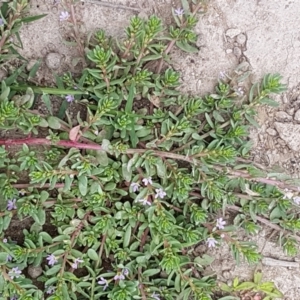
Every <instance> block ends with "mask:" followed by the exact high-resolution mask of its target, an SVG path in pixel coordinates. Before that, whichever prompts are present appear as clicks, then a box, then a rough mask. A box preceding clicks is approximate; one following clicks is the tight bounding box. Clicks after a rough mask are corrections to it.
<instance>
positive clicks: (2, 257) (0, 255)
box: [0, 252, 8, 265]
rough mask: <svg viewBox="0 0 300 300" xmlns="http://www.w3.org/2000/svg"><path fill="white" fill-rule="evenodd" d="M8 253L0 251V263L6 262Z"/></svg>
mask: <svg viewBox="0 0 300 300" xmlns="http://www.w3.org/2000/svg"><path fill="white" fill-rule="evenodd" d="M7 257H8V253H5V252H2V253H0V265H5V264H7Z"/></svg>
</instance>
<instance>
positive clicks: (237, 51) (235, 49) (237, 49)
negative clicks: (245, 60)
mask: <svg viewBox="0 0 300 300" xmlns="http://www.w3.org/2000/svg"><path fill="white" fill-rule="evenodd" d="M233 54H234V55H235V56H236V57H240V56H241V55H242V50H241V49H240V48H239V47H234V48H233Z"/></svg>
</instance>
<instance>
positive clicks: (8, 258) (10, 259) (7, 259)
mask: <svg viewBox="0 0 300 300" xmlns="http://www.w3.org/2000/svg"><path fill="white" fill-rule="evenodd" d="M12 259H13V258H12V256H11V255H9V254H8V255H7V257H6V261H7V262H9V261H12Z"/></svg>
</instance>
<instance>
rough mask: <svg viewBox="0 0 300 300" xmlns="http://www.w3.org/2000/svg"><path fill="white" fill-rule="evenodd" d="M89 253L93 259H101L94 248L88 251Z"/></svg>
mask: <svg viewBox="0 0 300 300" xmlns="http://www.w3.org/2000/svg"><path fill="white" fill-rule="evenodd" d="M87 255H88V257H89V258H90V259H91V260H94V261H97V260H98V259H99V256H98V254H97V252H96V251H95V250H94V249H92V248H90V249H89V250H88V251H87Z"/></svg>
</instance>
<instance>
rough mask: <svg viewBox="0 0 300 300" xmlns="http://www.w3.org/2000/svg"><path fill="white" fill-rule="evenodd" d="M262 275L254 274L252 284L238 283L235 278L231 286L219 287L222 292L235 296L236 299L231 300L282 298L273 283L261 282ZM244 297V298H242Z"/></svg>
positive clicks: (223, 285) (223, 299)
mask: <svg viewBox="0 0 300 300" xmlns="http://www.w3.org/2000/svg"><path fill="white" fill-rule="evenodd" d="M262 277H263V275H262V273H260V272H256V273H255V274H254V278H253V282H252V281H246V282H241V283H240V282H239V279H238V278H235V279H234V281H233V284H232V286H228V285H227V284H225V283H222V284H221V285H220V288H221V290H223V291H224V292H228V293H230V294H231V295H236V296H238V298H231V299H241V298H240V297H242V299H244V298H246V297H247V296H248V297H250V296H251V297H255V296H256V299H261V300H272V299H278V298H283V294H282V293H281V292H280V291H279V290H278V289H277V288H276V286H275V285H274V283H273V282H270V281H268V282H263V281H262ZM243 297H244V298H243ZM225 299H228V300H229V298H228V297H227V298H226V296H225V297H223V298H221V299H220V300H225Z"/></svg>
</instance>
